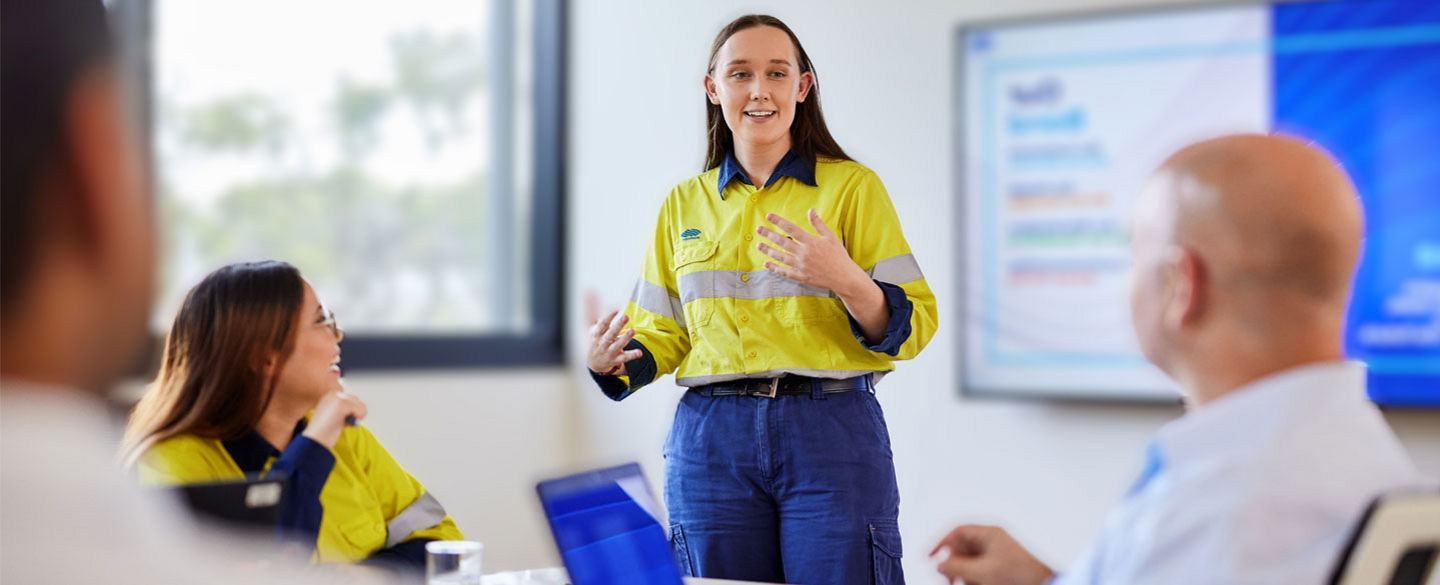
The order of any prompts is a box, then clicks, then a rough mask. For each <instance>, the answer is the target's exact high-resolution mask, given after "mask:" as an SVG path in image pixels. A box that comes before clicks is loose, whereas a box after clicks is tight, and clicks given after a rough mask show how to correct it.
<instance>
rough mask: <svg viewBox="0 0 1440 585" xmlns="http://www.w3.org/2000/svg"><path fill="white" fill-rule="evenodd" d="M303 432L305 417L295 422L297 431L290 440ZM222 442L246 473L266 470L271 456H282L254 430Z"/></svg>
mask: <svg viewBox="0 0 1440 585" xmlns="http://www.w3.org/2000/svg"><path fill="white" fill-rule="evenodd" d="M303 432H305V419H303V418H302V419H300V422H298V423H295V433H294V434H292V435H290V440H292V441H293V440H295V437H298V436H300V433H303ZM221 444H222V445H224V446H225V452H226V453H229V454H230V458H231V459H234V460H235V465H238V466H240V471H243V472H245V473H260V472H262V471H265V464H266V463H269V462H270V458H271V457H279V456H280V450H279V449H276V448H275V446H274V445H271V444H270V441H266V440H265V437H262V436H260V433H257V432H255V431H254V430H251V431H250V432H249V433H246V434H245V436H243V437H240V438H238V439H235V440H233V441H222V442H221Z"/></svg>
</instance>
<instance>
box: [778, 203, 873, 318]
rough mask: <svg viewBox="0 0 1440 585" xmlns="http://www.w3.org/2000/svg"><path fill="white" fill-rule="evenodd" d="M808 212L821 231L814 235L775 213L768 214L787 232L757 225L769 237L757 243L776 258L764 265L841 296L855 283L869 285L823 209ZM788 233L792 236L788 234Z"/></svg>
mask: <svg viewBox="0 0 1440 585" xmlns="http://www.w3.org/2000/svg"><path fill="white" fill-rule="evenodd" d="M809 216H810V225H811V226H813V227H814V228H815V232H816V233H817V234H819V235H812V234H811V233H810V232H807V231H805V229H804V228H801V227H800V226H798V225H795V224H794V223H791V222H790V221H788V220H786V219H785V218H783V217H780V216H779V215H776V214H773V213H772V214H769V215H767V216H765V219H767V220H769V221H770V223H773V224H775V227H778V228H780V229H781V230H784V232H785V233H784V234H782V233H780V232H777V231H775V230H772V229H770V228H767V227H764V226H761V227H759V228H756V230H755V231H756V232H757V233H759V234H760V235H761V236H764V237H765V238H766V239H768V240H770V242H768V243H767V242H760V243H759V244H756V248H758V249H759V250H760V252H761V253H763V254H765V255H766V256H769V257H770V258H771V259H773V260H774V262H766V263H765V269H766V270H769V271H771V272H774V273H776V274H779V275H780V276H784V277H786V278H790V279H793V280H796V281H799V282H801V283H802V284H808V285H810V286H814V287H819V288H823V289H827V290H832V291H835V292H836V293H837V294H840V295H842V296H843V295H844V294H845V293H847V292H849V291H852V290H855V289H856V287H859V286H866V285H870V277H869V276H867V275H866V274H865V271H864V270H861V269H860V266H859V265H858V264H856V263H855V261H854V260H851V259H850V253H849V252H848V251H846V250H845V244H844V243H843V242H841V241H840V238H839V237H837V236H836V235H835V232H832V231H830V228H829V227H828V226H826V225H825V222H823V221H821V220H820V213H819V212H817V211H815V209H814V208H811V209H810V213H809ZM786 235H789V236H790V237H789V238H786V237H785V236H786Z"/></svg>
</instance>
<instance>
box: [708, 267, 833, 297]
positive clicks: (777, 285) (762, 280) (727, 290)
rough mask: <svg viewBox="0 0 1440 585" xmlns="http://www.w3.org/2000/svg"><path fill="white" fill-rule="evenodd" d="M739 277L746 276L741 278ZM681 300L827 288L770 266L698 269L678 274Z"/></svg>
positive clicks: (820, 292) (805, 293) (816, 293)
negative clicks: (783, 273) (806, 282)
mask: <svg viewBox="0 0 1440 585" xmlns="http://www.w3.org/2000/svg"><path fill="white" fill-rule="evenodd" d="M746 275H748V277H746ZM742 277H745V278H744V279H743V280H742ZM679 284H680V300H681V301H683V302H685V303H689V302H690V301H693V300H695V299H709V298H731V299H769V298H775V297H826V298H829V297H830V296H831V295H830V291H829V290H826V289H823V288H818V287H813V286H807V285H804V284H800V283H799V282H798V281H795V280H791V279H789V278H785V277H784V276H780V275H779V274H775V273H774V272H770V271H769V270H756V271H754V272H745V271H742V270H699V271H696V272H691V273H689V274H686V275H684V276H681V277H680V283H679Z"/></svg>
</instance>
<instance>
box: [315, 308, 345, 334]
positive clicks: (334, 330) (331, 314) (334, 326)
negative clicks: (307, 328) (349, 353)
mask: <svg viewBox="0 0 1440 585" xmlns="http://www.w3.org/2000/svg"><path fill="white" fill-rule="evenodd" d="M322 310H323V311H325V317H324V318H323V319H321V320H320V321H319V322H318V323H317V324H318V325H324V326H326V327H328V328H330V334H331V335H334V336H335V339H344V338H345V330H344V329H341V328H340V323H339V322H338V321H336V320H335V311H331V310H330V309H322Z"/></svg>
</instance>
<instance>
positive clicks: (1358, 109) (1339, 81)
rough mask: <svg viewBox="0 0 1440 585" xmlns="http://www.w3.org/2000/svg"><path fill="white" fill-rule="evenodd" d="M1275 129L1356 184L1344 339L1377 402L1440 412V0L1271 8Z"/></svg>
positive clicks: (1279, 6)
mask: <svg viewBox="0 0 1440 585" xmlns="http://www.w3.org/2000/svg"><path fill="white" fill-rule="evenodd" d="M1272 26H1273V29H1274V30H1273V41H1272V42H1273V80H1272V83H1273V88H1274V103H1273V106H1274V111H1273V116H1274V120H1275V122H1274V123H1275V128H1276V129H1277V130H1279V131H1282V132H1286V133H1289V134H1294V135H1297V136H1301V137H1304V138H1308V139H1310V140H1313V141H1315V142H1316V143H1318V144H1320V145H1321V146H1324V147H1325V148H1326V149H1328V150H1329V151H1330V152H1331V153H1333V154H1334V155H1335V156H1336V157H1337V158H1338V159H1339V161H1340V163H1341V164H1342V165H1343V166H1344V168H1345V171H1346V172H1347V173H1349V175H1350V176H1351V178H1352V179H1353V180H1354V181H1355V186H1356V188H1357V190H1358V191H1359V192H1360V196H1361V200H1362V203H1363V206H1364V209H1365V216H1366V224H1367V228H1366V232H1367V233H1366V242H1365V247H1364V252H1363V255H1362V257H1361V261H1360V266H1359V269H1358V272H1357V274H1356V278H1355V283H1356V284H1355V288H1354V291H1353V296H1352V299H1351V305H1350V310H1349V314H1348V316H1347V324H1346V331H1345V346H1346V351H1347V352H1348V353H1349V354H1350V355H1351V356H1352V357H1354V358H1357V359H1361V360H1363V361H1365V362H1366V364H1367V365H1368V366H1369V369H1370V393H1371V398H1373V399H1374V400H1375V401H1376V402H1378V403H1381V404H1389V405H1404V406H1440V3H1437V2H1414V1H1408V0H1407V1H1395V0H1368V1H1364V2H1359V1H1350V2H1313V3H1285V4H1278V5H1276V6H1274V7H1273V19H1272Z"/></svg>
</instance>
